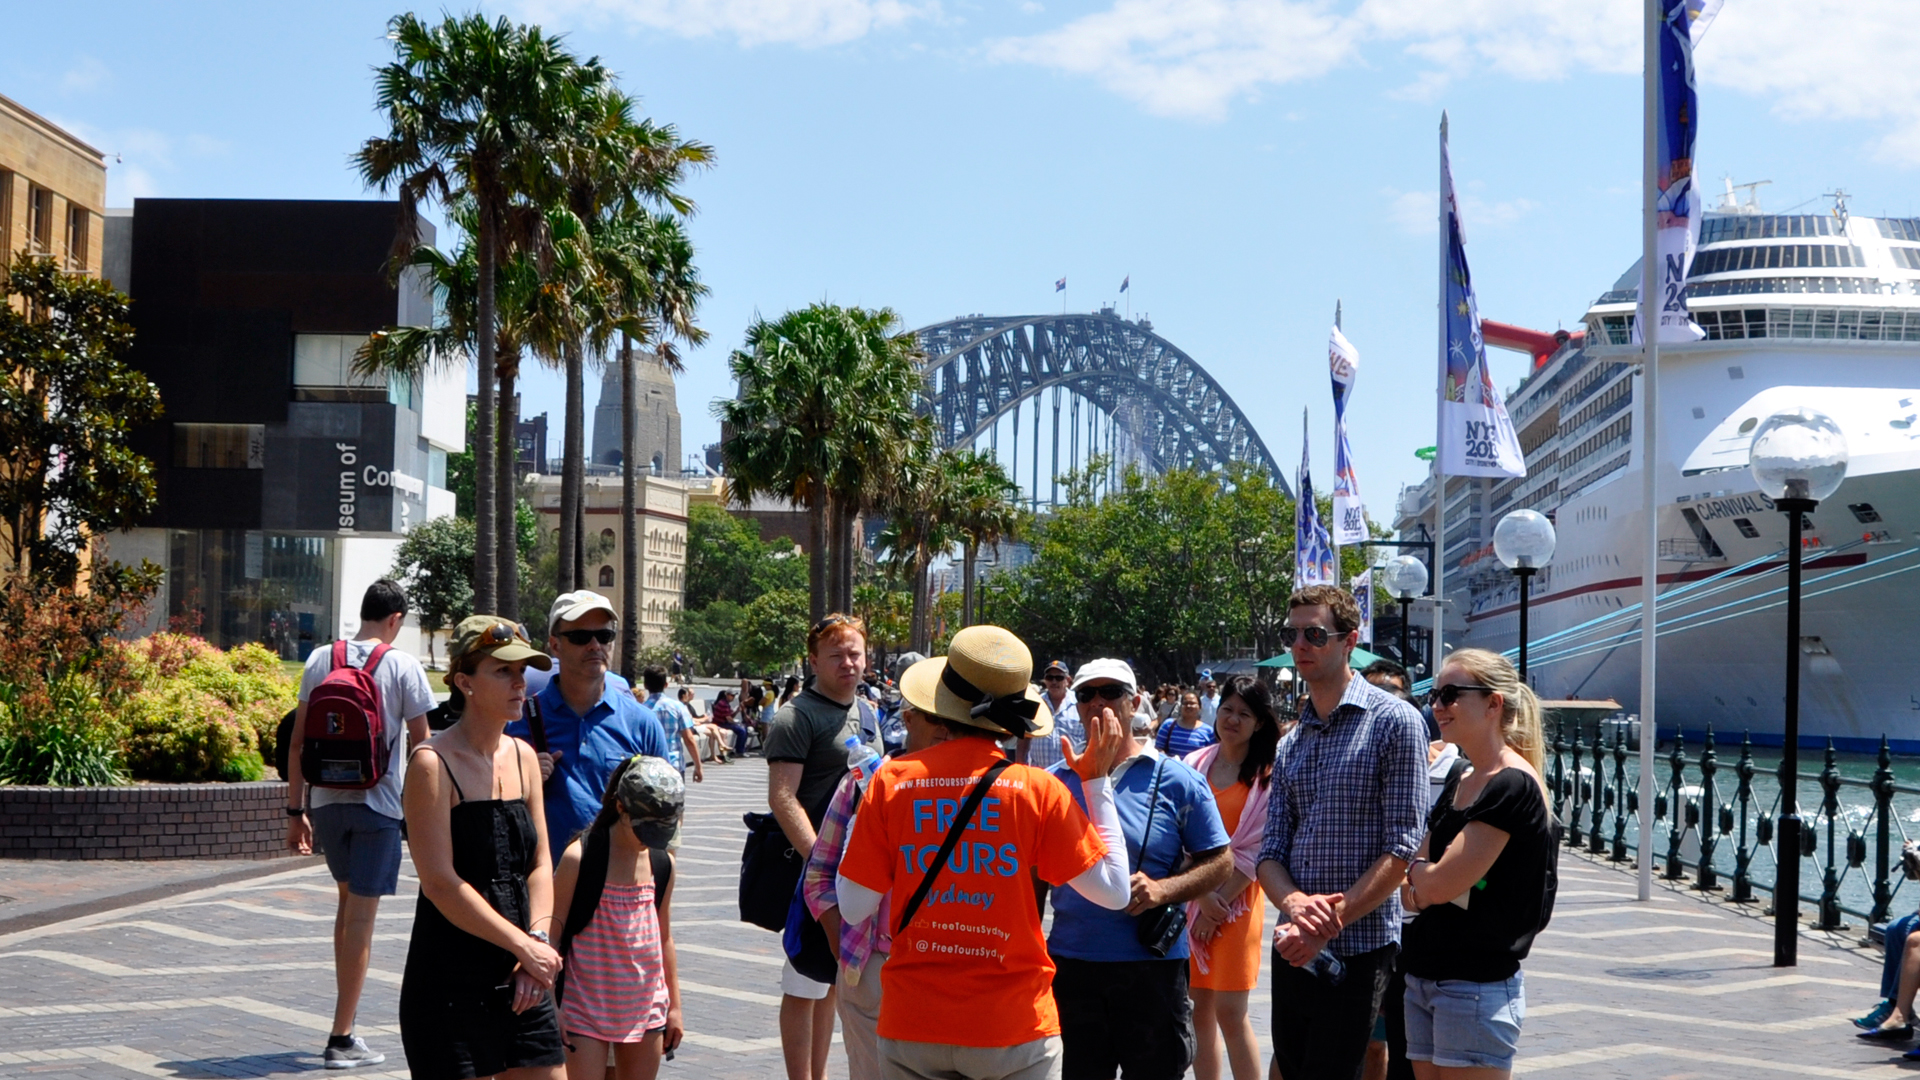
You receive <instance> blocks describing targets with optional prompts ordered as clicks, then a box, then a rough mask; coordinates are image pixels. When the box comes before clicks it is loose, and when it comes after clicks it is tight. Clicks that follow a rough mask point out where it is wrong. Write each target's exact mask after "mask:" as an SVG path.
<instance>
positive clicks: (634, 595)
mask: <svg viewBox="0 0 1920 1080" xmlns="http://www.w3.org/2000/svg"><path fill="white" fill-rule="evenodd" d="M639 397H640V372H639V369H638V368H636V367H635V366H634V363H633V339H631V338H629V337H627V335H625V334H621V335H620V526H621V527H620V674H621V676H622V677H623V678H625V679H626V680H627V682H629V683H632V684H633V685H635V686H638V685H639V683H640V518H639V515H638V514H637V513H636V511H637V510H638V508H639V506H638V504H639V498H640V475H639V472H638V471H637V470H636V469H635V467H634V464H633V456H634V454H635V453H637V452H638V450H639V446H640V432H639V431H638V430H637V428H638V427H639V425H638V424H636V423H635V422H634V421H635V419H636V417H635V412H636V410H637V409H638V407H639Z"/></svg>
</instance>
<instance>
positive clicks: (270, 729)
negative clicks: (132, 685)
mask: <svg viewBox="0 0 1920 1080" xmlns="http://www.w3.org/2000/svg"><path fill="white" fill-rule="evenodd" d="M128 651H129V652H131V653H132V654H133V655H134V665H135V669H136V671H137V673H138V674H139V676H140V680H141V684H142V688H141V689H140V690H139V691H137V692H136V693H135V694H134V695H133V697H132V699H131V701H130V702H129V703H128V708H127V726H128V733H127V758H128V761H129V763H130V765H131V766H132V769H133V774H134V775H135V776H137V777H140V778H142V779H146V780H167V781H175V782H188V781H200V780H227V781H237V780H258V779H260V778H261V777H263V776H265V775H266V764H265V762H266V759H267V758H269V757H271V756H272V754H273V740H274V734H275V729H276V728H277V727H278V725H279V722H280V718H281V717H282V716H284V715H286V712H287V710H289V709H291V708H293V706H294V702H295V700H296V698H297V696H298V690H299V686H298V684H297V683H296V682H295V681H294V680H293V679H291V678H290V677H288V675H287V674H286V673H285V671H284V669H283V668H282V666H281V663H280V660H279V658H278V657H276V656H274V654H273V653H271V652H269V651H268V650H267V649H266V648H264V647H262V646H260V645H256V644H248V645H242V646H240V647H238V648H236V649H233V650H232V651H230V652H221V651H220V650H219V649H216V648H214V647H213V646H211V645H209V644H207V643H206V642H205V641H202V640H200V639H199V638H192V637H186V636H184V635H180V634H155V635H153V636H152V637H149V638H146V639H144V640H142V641H139V642H135V643H134V644H132V645H131V646H129V647H128Z"/></svg>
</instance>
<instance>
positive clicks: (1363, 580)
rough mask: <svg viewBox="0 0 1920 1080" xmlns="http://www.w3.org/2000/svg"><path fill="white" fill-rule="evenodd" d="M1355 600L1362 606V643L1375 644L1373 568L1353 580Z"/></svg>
mask: <svg viewBox="0 0 1920 1080" xmlns="http://www.w3.org/2000/svg"><path fill="white" fill-rule="evenodd" d="M1353 599H1354V602H1356V603H1358V604H1359V605H1360V642H1361V644H1363V645H1371V644H1373V568H1372V567H1368V568H1367V570H1366V572H1365V573H1363V574H1361V575H1360V576H1359V577H1357V578H1354V579H1353Z"/></svg>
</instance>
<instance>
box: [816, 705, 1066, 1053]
mask: <svg viewBox="0 0 1920 1080" xmlns="http://www.w3.org/2000/svg"><path fill="white" fill-rule="evenodd" d="M900 719H901V721H902V722H903V723H905V724H906V728H907V741H906V746H905V748H904V749H903V750H902V751H901V753H904V754H911V753H914V752H915V751H918V750H925V749H926V748H927V747H929V746H932V745H933V744H935V743H940V742H946V741H947V740H948V739H951V738H953V733H952V732H950V731H948V730H947V729H946V728H945V727H942V726H941V725H940V724H939V723H936V722H935V721H933V720H930V719H928V718H927V716H926V714H925V713H922V712H921V711H920V710H918V709H916V708H914V707H913V706H912V705H909V704H907V702H906V701H905V700H904V699H903V700H902V701H901V702H900ZM1022 741H1023V742H1031V741H1037V740H1022ZM869 779H871V778H869ZM860 794H861V788H860V787H859V786H857V785H855V784H854V778H853V774H852V773H848V774H847V775H846V776H845V777H843V778H842V779H841V781H840V786H839V788H837V789H836V790H835V791H834V793H833V801H832V802H829V803H828V804H827V816H826V817H824V818H822V819H821V820H820V830H819V832H818V834H816V836H815V837H814V841H813V854H811V855H809V856H807V868H806V870H805V871H803V872H802V874H801V878H800V896H801V899H803V900H805V901H806V904H807V910H809V911H811V912H813V917H814V918H815V919H817V920H819V922H820V928H821V929H822V930H825V931H826V933H827V940H828V941H838V942H839V943H840V980H839V987H840V995H839V1001H838V1003H837V1008H838V1010H839V1013H840V1033H841V1038H842V1040H843V1041H844V1042H845V1044H846V1047H847V1076H848V1077H849V1080H880V1036H879V1026H880V965H882V964H884V963H886V960H887V954H889V953H891V952H892V951H893V934H892V931H891V928H892V926H893V910H892V907H893V905H892V904H891V902H890V898H888V897H882V898H881V900H880V910H879V912H878V913H877V914H875V915H874V916H873V917H872V918H870V919H862V920H861V921H859V922H855V923H850V922H846V921H844V920H842V919H841V918H840V898H839V897H838V896H837V895H836V894H835V892H834V877H835V875H837V874H838V873H839V872H840V856H841V853H842V852H844V851H845V850H846V847H847V836H848V834H849V833H851V832H852V831H853V816H854V814H855V813H857V812H858V811H859V800H860Z"/></svg>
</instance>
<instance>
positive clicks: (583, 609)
mask: <svg viewBox="0 0 1920 1080" xmlns="http://www.w3.org/2000/svg"><path fill="white" fill-rule="evenodd" d="M594 611H604V612H606V613H607V615H608V617H609V618H611V619H613V622H614V625H616V626H618V625H619V624H620V612H618V611H616V610H614V606H613V601H611V600H609V599H607V598H606V597H604V596H601V595H600V594H599V593H597V592H594V591H593V590H591V589H576V590H574V591H573V592H570V593H561V594H560V595H559V596H556V597H554V598H553V606H552V607H550V608H548V609H547V633H548V634H549V635H551V634H552V633H553V628H554V627H556V626H559V625H560V624H561V623H563V622H573V621H574V620H576V619H584V618H586V617H587V614H588V613H589V612H594Z"/></svg>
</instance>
